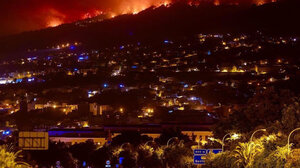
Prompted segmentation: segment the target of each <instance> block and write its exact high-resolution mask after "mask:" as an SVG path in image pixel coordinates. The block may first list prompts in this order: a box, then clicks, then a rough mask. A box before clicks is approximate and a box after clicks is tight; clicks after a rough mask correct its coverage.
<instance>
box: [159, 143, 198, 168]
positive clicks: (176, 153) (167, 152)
mask: <svg viewBox="0 0 300 168" xmlns="http://www.w3.org/2000/svg"><path fill="white" fill-rule="evenodd" d="M164 158H165V162H166V163H167V164H168V165H169V166H170V167H181V168H184V167H191V166H192V165H193V150H192V149H191V148H189V147H186V146H185V145H184V144H183V143H182V142H180V143H179V144H176V145H170V146H169V147H165V149H164Z"/></svg>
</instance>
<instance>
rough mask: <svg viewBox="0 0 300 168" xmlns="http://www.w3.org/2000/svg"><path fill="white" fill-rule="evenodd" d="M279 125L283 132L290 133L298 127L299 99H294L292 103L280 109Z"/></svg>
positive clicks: (299, 122) (299, 114) (299, 120)
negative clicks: (280, 124)
mask: <svg viewBox="0 0 300 168" xmlns="http://www.w3.org/2000/svg"><path fill="white" fill-rule="evenodd" d="M281 123H282V126H283V129H284V132H286V133H287V132H290V131H292V130H293V129H295V128H298V127H300V98H299V97H295V98H293V99H292V103H291V104H288V105H285V106H284V108H283V109H282V118H281Z"/></svg>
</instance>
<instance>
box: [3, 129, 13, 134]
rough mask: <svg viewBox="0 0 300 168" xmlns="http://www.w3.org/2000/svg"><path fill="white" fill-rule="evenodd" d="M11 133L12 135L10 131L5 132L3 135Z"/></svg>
mask: <svg viewBox="0 0 300 168" xmlns="http://www.w3.org/2000/svg"><path fill="white" fill-rule="evenodd" d="M10 133H11V132H10V131H9V130H7V131H4V132H3V133H2V134H3V135H10Z"/></svg>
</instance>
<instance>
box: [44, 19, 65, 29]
mask: <svg viewBox="0 0 300 168" xmlns="http://www.w3.org/2000/svg"><path fill="white" fill-rule="evenodd" d="M61 24H63V21H62V20H60V19H57V18H53V19H51V20H50V21H49V22H48V27H57V26H59V25H61Z"/></svg>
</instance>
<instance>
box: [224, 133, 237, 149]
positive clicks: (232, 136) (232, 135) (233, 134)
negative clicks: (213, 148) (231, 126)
mask: <svg viewBox="0 0 300 168" xmlns="http://www.w3.org/2000/svg"><path fill="white" fill-rule="evenodd" d="M229 135H230V136H231V138H232V139H233V140H236V139H239V137H240V135H239V134H237V133H228V134H226V135H224V137H223V139H222V152H224V145H225V138H226V137H227V136H229Z"/></svg>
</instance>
